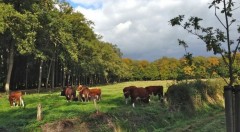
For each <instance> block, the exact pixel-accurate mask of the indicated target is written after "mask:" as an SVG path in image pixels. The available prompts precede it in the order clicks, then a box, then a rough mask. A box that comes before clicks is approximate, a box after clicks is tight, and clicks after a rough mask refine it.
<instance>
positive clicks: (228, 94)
mask: <svg viewBox="0 0 240 132" xmlns="http://www.w3.org/2000/svg"><path fill="white" fill-rule="evenodd" d="M223 94H224V98H225V117H226V129H227V132H234V116H233V113H234V112H233V87H232V86H224V93H223Z"/></svg>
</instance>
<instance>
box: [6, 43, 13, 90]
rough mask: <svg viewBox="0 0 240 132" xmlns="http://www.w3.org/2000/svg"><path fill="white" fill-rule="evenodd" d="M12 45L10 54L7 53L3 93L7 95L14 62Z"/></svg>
mask: <svg viewBox="0 0 240 132" xmlns="http://www.w3.org/2000/svg"><path fill="white" fill-rule="evenodd" d="M13 48H14V47H13V45H11V48H10V52H9V59H8V72H7V79H6V83H5V91H6V93H7V94H9V90H10V89H9V88H10V82H11V75H12V68H13V62H14V49H13Z"/></svg>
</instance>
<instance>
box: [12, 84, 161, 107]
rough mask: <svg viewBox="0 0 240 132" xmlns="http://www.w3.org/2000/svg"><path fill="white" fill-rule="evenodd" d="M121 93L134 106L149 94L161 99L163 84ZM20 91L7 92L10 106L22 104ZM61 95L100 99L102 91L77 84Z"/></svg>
mask: <svg viewBox="0 0 240 132" xmlns="http://www.w3.org/2000/svg"><path fill="white" fill-rule="evenodd" d="M123 95H124V97H125V101H126V104H127V103H128V100H129V99H130V98H131V103H132V107H135V103H136V101H137V100H138V101H140V102H143V103H149V101H150V96H151V95H154V96H158V99H159V100H161V101H162V100H163V86H147V87H145V88H143V87H136V86H128V87H124V88H123ZM22 96H23V95H22V92H21V91H12V92H10V94H9V102H10V106H11V107H12V106H23V107H24V100H23V97H22ZM61 96H65V97H66V100H67V101H68V102H70V101H82V102H88V101H100V100H101V96H102V92H101V89H100V88H98V87H97V88H89V87H87V86H85V85H78V87H77V88H73V87H70V86H68V87H66V88H64V89H63V90H62V91H61Z"/></svg>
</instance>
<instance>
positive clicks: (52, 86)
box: [51, 52, 55, 89]
mask: <svg viewBox="0 0 240 132" xmlns="http://www.w3.org/2000/svg"><path fill="white" fill-rule="evenodd" d="M52 61H53V62H52V85H51V89H53V88H54V83H55V82H54V80H55V78H54V77H55V52H54V55H53V60H52Z"/></svg>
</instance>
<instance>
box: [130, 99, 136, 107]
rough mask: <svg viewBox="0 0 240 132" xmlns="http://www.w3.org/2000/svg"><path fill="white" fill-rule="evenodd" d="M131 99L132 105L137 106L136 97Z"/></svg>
mask: <svg viewBox="0 0 240 132" xmlns="http://www.w3.org/2000/svg"><path fill="white" fill-rule="evenodd" d="M131 101H132V107H133V108H135V101H136V98H132V99H131Z"/></svg>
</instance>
